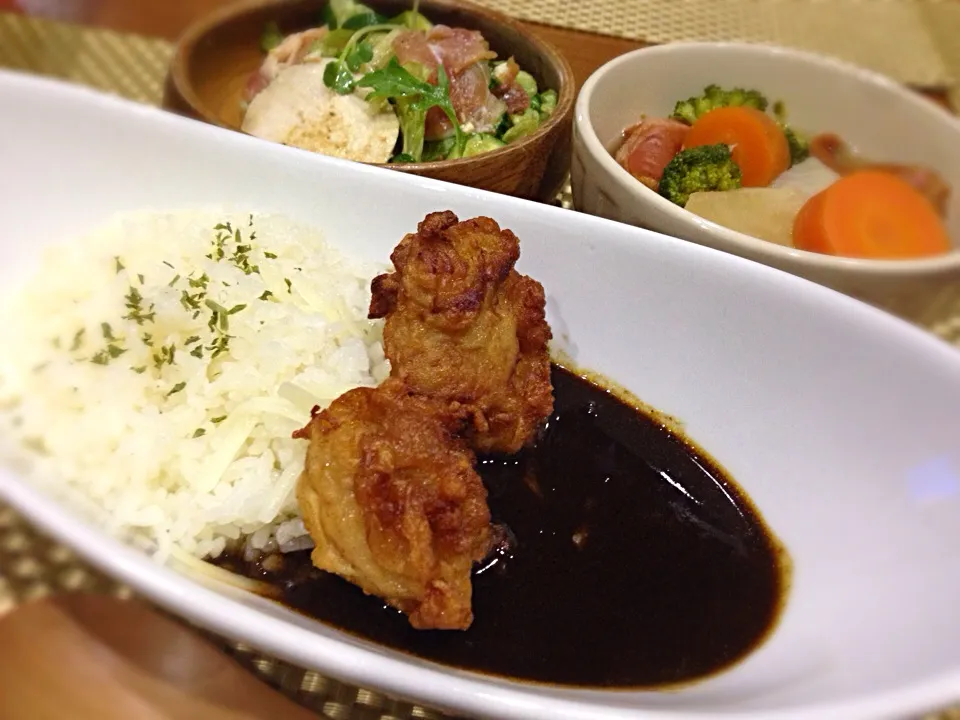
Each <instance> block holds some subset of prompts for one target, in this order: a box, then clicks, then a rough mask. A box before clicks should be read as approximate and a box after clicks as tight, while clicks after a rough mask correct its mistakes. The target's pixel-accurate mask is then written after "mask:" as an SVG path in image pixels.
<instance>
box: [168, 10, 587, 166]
mask: <svg viewBox="0 0 960 720" xmlns="http://www.w3.org/2000/svg"><path fill="white" fill-rule="evenodd" d="M295 1H299V0H240V1H239V2H236V3H232V4H230V5H226V6H224V7H221V8H217V9H216V10H214V11H213V12H211V13H208V14H207V15H204V16H203V17H201V18H199V19H198V20H196V21H195V22H193V23H192V24H191V25H189V26H188V27H187V29H186V30H185V31H184V32H183V34H182V35H181V36H180V39H179V40H178V41H177V46H176V50H175V51H174V56H173V61H172V62H171V64H170V71H169V72H170V79H171V80H172V83H173V86H174V89H175V90H176V92H177V93H179V95H180V97H181V98H182V99H183V100H184V102H186V103H187V104H188V105H189V106H190V107H191V108H192V109H193V111H194V112H196V113H197V114H198V115H199V116H200V117H201V118H203V120H204V121H205V122H207V123H210V124H212V125H216V126H218V127H222V128H226V129H228V130H235V131H237V132H243V131H242V130H240V128H235V127H232V126H229V125H227V124H225V123H223V122H221V121H220V120H219V119H218V118H216V117H215V116H213V114H212V113H211V112H209V111H208V110H207V108H206V106H205V104H204V103H203V101H202V100H201V99H200V97H199V96H198V95H197V93H196V92H195V91H194V88H193V84H192V83H191V82H190V81H189V79H188V74H187V69H188V68H189V65H190V59H191V58H192V56H193V53H194V51H195V48H196V46H197V45H198V44H199V43H200V42H201V41H202V40H203V38H204V37H206V36H207V35H208V34H209V33H210V32H212V31H213V30H214V29H215V28H217V27H219V26H220V25H223V24H226V23H228V22H230V21H232V20H234V19H235V18H236V17H238V16H240V15H244V14H246V13H248V12H251V11H253V10H258V9H260V8H263V7H267V6H276V7H280V6H282V5H285V4H288V3H290V2H295ZM423 4H426V5H428V6H429V5H440V6H447V7H450V8H456V9H459V10H464V11H466V12H467V13H469V14H473V15H478V16H486V17H488V18H490V19H492V20H494V21H495V22H497V23H499V24H501V25H504V26H506V27H509V28H511V29H513V30H515V31H516V32H518V33H520V34H522V35H523V36H524V37H526V38H527V39H528V40H529V41H530V42H531V44H532V45H533V46H534V48H535V49H536V50H537V52H539V53H540V54H541V55H543V56H544V58H546V60H547V62H548V63H549V64H550V65H552V66H553V68H554V69H555V70H556V71H557V74H558V76H559V78H560V87H559V88H558V89H557V107H556V109H555V110H554V111H553V114H552V115H551V116H550V117H549V118H548V119H547V121H546V122H545V123H542V124H541V125H540V127H538V128H537V130H536V132H534V133H532V134H530V135H527V136H526V137H523V138H520V139H519V140H516V141H514V142H512V143H510V144H508V145H505V146H504V147H502V148H498V149H496V150H489V151H487V152H484V153H480V154H479V155H474V156H472V157H467V158H457V159H455V160H434V161H431V162H419V163H364V164H366V165H373V166H374V167H384V168H391V169H394V170H402V171H404V172H414V173H416V172H419V171H427V170H434V169H437V168H439V167H443V168H454V169H456V168H461V167H462V168H464V169H466V168H467V167H469V166H470V165H473V164H475V163H477V162H478V161H484V162H486V161H487V160H494V159H496V158H501V157H505V156H506V155H509V154H510V153H512V152H516V151H518V150H521V149H522V148H524V147H528V146H532V145H534V144H536V143H538V142H539V141H540V140H541V139H542V138H543V137H544V136H546V135H548V134H549V133H551V132H552V131H553V130H554V129H555V128H556V127H558V126H559V125H561V124H563V123H565V122H566V121H567V120H568V119H569V118H570V116H572V114H573V104H574V100H575V94H576V93H575V87H574V78H573V69H572V68H571V66H570V63H569V61H568V60H567V59H566V57H564V55H563V54H562V53H561V52H560V51H559V50H558V49H557V48H556V46H554V45H553V44H552V43H550V42H548V41H546V40H543V39H542V38H540V37H539V36H537V35H536V34H534V33H532V32H530V31H529V30H527V29H526V28H525V27H524V26H523V25H521V24H520V23H519V22H517V21H516V20H514V19H513V18H511V17H508V16H507V15H504V14H503V13H501V12H499V11H497V10H492V9H490V8H487V7H485V6H482V5H478V4H476V3H474V2H471V1H470V0H422V4H421V8H422V7H423ZM425 11H426V12H429V9H425Z"/></svg>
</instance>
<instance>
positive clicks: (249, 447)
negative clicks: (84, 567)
mask: <svg viewBox="0 0 960 720" xmlns="http://www.w3.org/2000/svg"><path fill="white" fill-rule="evenodd" d="M379 270H380V268H378V267H362V266H360V265H358V264H356V263H353V262H351V261H349V260H348V259H347V258H345V257H343V256H342V255H341V254H340V253H338V252H337V251H336V250H334V249H333V248H331V247H329V246H328V245H326V244H325V243H324V241H323V238H322V237H321V236H320V234H319V233H317V232H316V231H313V230H310V229H307V228H304V227H300V226H297V225H295V224H293V223H291V222H289V221H286V220H284V219H283V218H279V217H272V216H251V215H247V214H224V213H213V212H180V213H173V214H162V215H161V214H147V213H141V214H135V215H126V216H122V217H118V218H116V219H114V220H113V221H112V222H111V223H110V224H108V225H107V226H105V227H103V228H102V229H100V230H99V231H97V232H95V233H93V234H91V235H90V236H88V237H85V238H83V239H81V240H78V241H76V242H71V243H69V244H64V245H60V246H56V247H54V248H51V250H50V251H49V252H48V253H47V255H46V256H45V258H44V259H43V262H42V266H41V268H40V270H39V272H38V273H37V274H36V275H34V276H33V277H31V278H30V279H29V280H28V281H27V282H26V283H25V284H24V285H23V287H21V288H18V289H16V290H15V291H14V292H12V294H9V295H8V297H6V298H4V300H3V304H2V308H3V310H2V312H3V316H2V323H0V325H2V329H0V433H2V434H3V435H4V436H5V437H6V438H13V439H15V440H16V441H18V445H19V448H20V449H21V450H22V451H23V452H24V453H28V454H29V456H30V457H31V458H32V461H33V462H32V465H33V469H34V474H35V476H36V477H37V478H38V479H40V478H56V479H57V482H58V483H66V485H67V486H68V487H69V488H70V489H72V490H76V491H79V492H78V493H77V495H79V496H82V497H83V498H85V499H86V500H89V501H90V502H89V504H90V505H91V506H93V507H95V508H97V510H98V511H99V514H100V515H101V516H102V517H101V520H102V521H103V522H106V523H107V524H108V526H109V529H110V530H111V531H113V532H114V533H116V534H129V533H134V534H138V535H140V536H142V537H146V538H148V539H149V541H150V542H151V544H152V545H153V547H154V549H155V550H156V551H157V552H158V553H159V554H160V555H161V556H164V557H165V556H166V555H168V554H169V553H171V552H172V553H174V554H178V555H179V554H183V553H186V554H189V555H192V556H195V557H211V556H216V555H218V554H219V553H220V552H222V551H223V549H224V547H225V545H226V544H227V542H228V541H230V540H234V539H237V538H241V537H243V536H248V535H251V536H252V542H253V545H255V546H256V547H262V548H266V549H274V548H276V546H277V544H278V541H279V543H280V544H281V545H285V546H286V547H285V548H284V549H293V548H295V547H302V546H304V545H307V544H308V543H309V538H308V537H306V536H305V533H304V530H303V527H302V523H300V521H299V520H298V519H297V508H296V501H295V497H294V486H295V483H296V480H297V478H298V476H299V474H300V472H301V470H302V468H303V459H304V454H305V450H306V443H302V442H298V441H295V440H292V439H291V437H290V435H291V433H292V432H293V431H294V430H295V429H297V428H299V427H301V426H303V425H304V424H305V423H306V422H307V420H308V419H309V417H310V410H311V408H312V407H313V406H314V405H319V406H321V407H325V406H326V405H327V404H328V403H329V402H330V401H332V400H333V399H334V398H336V397H337V396H339V395H340V394H341V393H343V392H345V391H347V390H348V389H350V388H353V387H357V386H363V385H366V386H373V385H376V384H377V383H378V382H379V381H380V380H382V379H383V378H384V377H385V376H386V375H387V374H388V372H389V368H388V366H387V363H386V361H385V360H384V357H383V350H382V346H381V342H380V328H379V326H378V325H377V324H375V323H372V322H370V321H368V320H367V319H366V310H367V303H368V300H369V279H370V278H371V277H373V275H374V274H376V273H377V272H378V271H379Z"/></svg>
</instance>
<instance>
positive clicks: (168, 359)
mask: <svg viewBox="0 0 960 720" xmlns="http://www.w3.org/2000/svg"><path fill="white" fill-rule="evenodd" d="M176 352H177V348H176V345H174V344H173V343H170V344H169V345H161V346H160V352H157V353H154V354H153V366H154V367H155V368H156V369H157V370H159V369H160V368H162V367H163V366H164V364H166V365H173V363H174V358H175V356H176Z"/></svg>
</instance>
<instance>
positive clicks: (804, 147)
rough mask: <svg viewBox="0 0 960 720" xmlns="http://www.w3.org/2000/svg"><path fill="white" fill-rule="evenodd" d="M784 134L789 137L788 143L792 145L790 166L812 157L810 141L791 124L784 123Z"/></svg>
mask: <svg viewBox="0 0 960 720" xmlns="http://www.w3.org/2000/svg"><path fill="white" fill-rule="evenodd" d="M782 127H783V134H784V135H786V137H787V145H788V146H789V147H790V166H791V167H793V166H794V165H796V164H797V163H801V162H803V161H804V160H806V159H807V158H808V157H810V142H809V141H808V140H807V139H806V138H804V137H801V136H800V135H798V134H797V132H796V131H795V130H794V129H793V128H791V127H790V126H789V125H783V126H782Z"/></svg>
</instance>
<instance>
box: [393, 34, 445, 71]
mask: <svg viewBox="0 0 960 720" xmlns="http://www.w3.org/2000/svg"><path fill="white" fill-rule="evenodd" d="M393 52H394V53H395V54H396V56H397V62H399V63H400V64H401V65H406V64H407V63H417V64H418V65H423V66H424V67H425V68H427V69H428V70H429V71H430V77H431V82H435V80H434V78H435V77H436V73H435V71H436V69H437V65H438V63H439V61H438V60H437V56H436V55H434V53H433V50H432V49H431V48H430V45H429V43H427V35H426V33H424V32H421V31H419V30H407V31H406V32H401V33H399V34H398V35H397V36H396V37H395V38H394V39H393Z"/></svg>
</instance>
